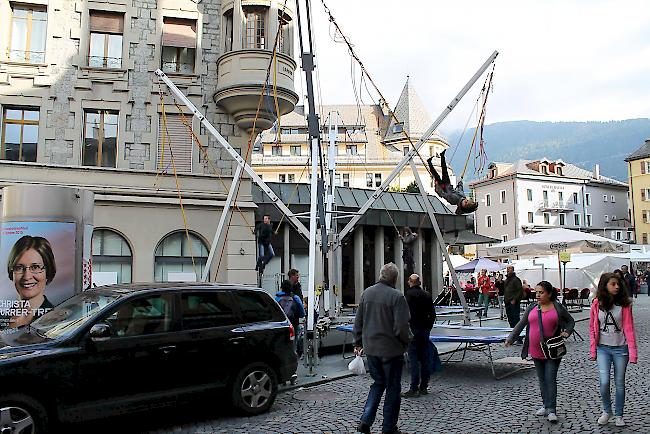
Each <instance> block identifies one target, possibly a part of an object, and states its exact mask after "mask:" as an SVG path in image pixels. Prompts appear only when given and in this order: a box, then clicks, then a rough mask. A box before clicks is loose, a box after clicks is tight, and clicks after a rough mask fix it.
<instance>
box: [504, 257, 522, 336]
mask: <svg viewBox="0 0 650 434" xmlns="http://www.w3.org/2000/svg"><path fill="white" fill-rule="evenodd" d="M506 271H507V274H506V283H505V291H504V293H503V302H504V303H505V305H506V316H507V317H508V324H510V327H514V326H516V325H517V323H518V322H519V315H520V313H519V312H520V309H521V299H522V298H523V297H524V286H523V285H522V284H521V280H519V278H518V277H517V275H516V274H515V267H513V266H512V265H508V268H507V269H506ZM517 343H522V339H521V338H517Z"/></svg>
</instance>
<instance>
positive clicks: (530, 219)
mask: <svg viewBox="0 0 650 434" xmlns="http://www.w3.org/2000/svg"><path fill="white" fill-rule="evenodd" d="M534 222H535V213H533V212H530V211H529V212H528V223H534Z"/></svg>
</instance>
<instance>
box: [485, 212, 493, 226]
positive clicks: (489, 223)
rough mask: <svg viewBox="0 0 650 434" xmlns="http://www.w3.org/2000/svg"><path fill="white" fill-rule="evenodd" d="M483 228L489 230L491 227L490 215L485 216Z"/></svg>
mask: <svg viewBox="0 0 650 434" xmlns="http://www.w3.org/2000/svg"><path fill="white" fill-rule="evenodd" d="M485 227H486V228H491V227H492V216H491V215H486V216H485Z"/></svg>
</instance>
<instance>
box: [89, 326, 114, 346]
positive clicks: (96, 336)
mask: <svg viewBox="0 0 650 434" xmlns="http://www.w3.org/2000/svg"><path fill="white" fill-rule="evenodd" d="M89 334H90V339H91V340H92V341H93V342H103V341H106V340H108V338H110V337H111V326H109V325H108V324H106V323H104V322H100V323H97V324H95V325H93V326H92V327H91V328H90V333H89Z"/></svg>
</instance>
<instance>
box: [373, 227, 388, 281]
mask: <svg viewBox="0 0 650 434" xmlns="http://www.w3.org/2000/svg"><path fill="white" fill-rule="evenodd" d="M385 250H386V248H385V247H384V227H383V226H377V228H376V229H375V278H377V277H378V276H379V270H381V267H383V265H384V262H385V259H384V252H385Z"/></svg>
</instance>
